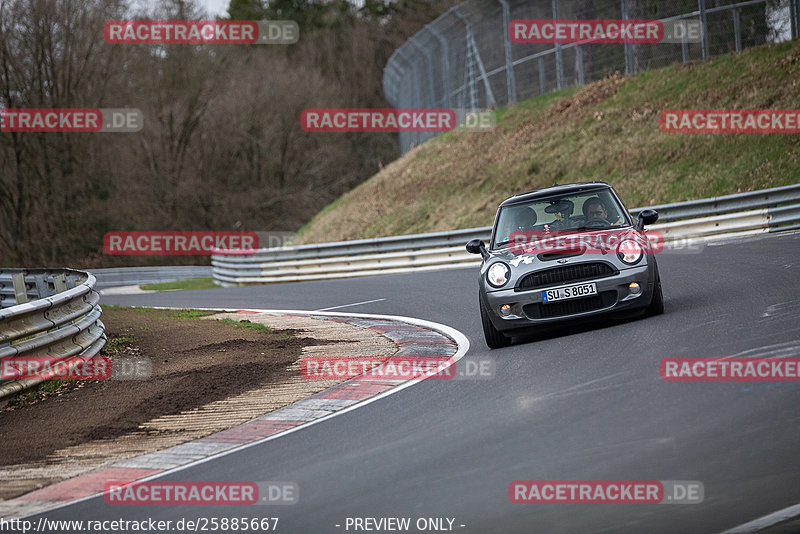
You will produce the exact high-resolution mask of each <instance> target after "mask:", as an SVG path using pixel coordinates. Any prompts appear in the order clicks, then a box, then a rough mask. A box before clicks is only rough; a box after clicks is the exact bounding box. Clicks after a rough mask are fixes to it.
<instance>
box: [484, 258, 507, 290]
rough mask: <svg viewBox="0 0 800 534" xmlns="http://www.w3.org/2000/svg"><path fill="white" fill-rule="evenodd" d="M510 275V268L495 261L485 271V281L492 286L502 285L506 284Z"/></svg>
mask: <svg viewBox="0 0 800 534" xmlns="http://www.w3.org/2000/svg"><path fill="white" fill-rule="evenodd" d="M510 276H511V269H509V267H508V265H506V264H505V263H503V262H497V263H494V264H492V266H491V267H489V270H488V271H487V272H486V281H487V282H489V285H490V286H492V287H502V286H504V285H506V283H507V282H508V279H509V277H510Z"/></svg>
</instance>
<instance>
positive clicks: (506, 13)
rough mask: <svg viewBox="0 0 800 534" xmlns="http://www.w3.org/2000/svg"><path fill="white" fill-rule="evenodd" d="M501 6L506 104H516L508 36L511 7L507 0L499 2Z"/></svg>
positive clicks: (515, 89) (514, 80)
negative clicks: (504, 51)
mask: <svg viewBox="0 0 800 534" xmlns="http://www.w3.org/2000/svg"><path fill="white" fill-rule="evenodd" d="M499 1H500V3H501V4H502V5H503V43H504V45H505V48H506V87H507V89H508V104H516V103H517V80H516V78H515V77H514V61H513V60H512V57H511V37H510V36H509V35H508V34H509V31H510V27H511V7H510V6H509V5H508V0H499Z"/></svg>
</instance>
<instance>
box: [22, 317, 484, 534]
mask: <svg viewBox="0 0 800 534" xmlns="http://www.w3.org/2000/svg"><path fill="white" fill-rule="evenodd" d="M131 307H132V308H136V307H137V306H131ZM138 307H141V306H138ZM146 307H147V308H153V309H157V310H186V309H190V308H186V307H171V306H146ZM191 309H193V310H203V311H218V312H232V313H235V312H237V311H250V312H256V313H271V314H274V315H287V314H297V315H329V316H332V317H355V318H358V319H383V320H390V321H400V322H403V323H408V324H413V325H417V326H423V327H425V328H430V329H432V330H436V331H438V332H440V333H442V334H444V335H446V336H449V337H450V338H452V339H453V341H455V342H456V344H457V345H458V350H457V351H456V353H455V354H453V355H452V356H451V357H450V359H449V360H448V362H449V365H445V366H444V367H442V368H441V369H446V368H447V367H449V366H450V365H455V364H456V362H457V361H458V360H460V359H461V358H463V357H464V355H465V354H466V353H467V351H468V350H469V339H467V336H465V335H464V334H462V333H461V332H459V331H458V330H456V329H455V328H453V327H450V326H447V325H444V324H441V323H435V322H433V321H426V320H425V319H416V318H414V317H404V316H402V315H378V314H372V313H346V312H345V313H334V312H317V311H309V310H264V309H258V308H233V309H231V308H191ZM431 376H432V375H431ZM425 380H426V379H421V380H409V381H407V382H406V383H405V384H401V385H399V386H395V387H393V388H392V389H389V390H386V391H384V392H383V393H378V394H377V395H375V396H373V397H370V398H368V399H364V400H363V401H361V402H358V403H356V404H352V405H350V406H348V407H347V408H342V409H341V410H339V411H336V412H333V413H332V414H329V415H325V416H323V417H320V418H319V419H314V420H313V421H309V422H307V423H304V424H302V425H298V426H295V427H292V428H289V429H286V430H284V431H283V432H280V433H278V434H273V435H271V436H267V437H265V438H261V439H259V440H256V441H253V442H251V443H243V444H242V445H240V446H238V447H234V448H232V449H226V450H224V451H220V452H218V453H216V454H212V455H211V456H207V457H205V458H201V459H199V460H196V461H194V462H192V463H189V464H186V465H181V466H178V467H173V468H172V469H167V470H166V471H162V472H160V473H156V474H155V475H151V476H149V477H145V478H141V479H139V480H136V482H148V481H150V480H155V479H157V478H161V477H164V476H167V475H171V474H173V473H177V472H178V471H183V470H184V469H189V468H191V467H196V466H198V465H201V464H204V463H206V462H210V461H212V460H216V459H217V458H222V457H223V456H227V455H229V454H233V453H235V452H239V451H242V450H244V449H248V448H250V447H254V446H256V445H260V444H262V443H266V442H267V441H272V440H273V439H278V438H281V437H283V436H286V435H287V434H292V433H293V432H297V431H299V430H303V429H306V428H308V427H310V426H313V425H316V424H317V423H321V422H323V421H327V420H328V419H332V418H334V417H336V416H338V415H341V414H343V413H347V412H352V411H353V410H357V409H358V408H361V407H362V406H366V405H367V404H371V403H373V402H375V401H377V400H380V399H383V398H384V397H388V396H389V395H394V394H395V393H397V392H398V391H401V390H404V389H406V388H408V387H411V386H413V385H415V384H419V383H420V382H424V381H425ZM102 494H103V492H98V493H95V494H93V495H87V496H86V497H83V498H80V499H76V500H74V501H70V502H64V503H60V504H58V505H56V506H54V507H52V508H48V509H46V510H40V511H37V512H33V513H31V514H28V515H26V516H22V517H21V518H20V519H24V518H26V517H32V516H34V515H43V514H47V513H49V512H53V511H55V510H59V509H61V508H66V507H67V506H71V505H73V504H78V503H80V502H83V501H88V500H90V499H94V498H96V497H99V496H101V495H102Z"/></svg>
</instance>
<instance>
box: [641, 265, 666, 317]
mask: <svg viewBox="0 0 800 534" xmlns="http://www.w3.org/2000/svg"><path fill="white" fill-rule="evenodd" d="M662 313H664V293H663V292H662V291H661V275H660V274H658V270H656V282H655V284H654V286H653V298H652V299H650V305H648V306H647V311H646V313H645V315H646V316H647V317H652V316H654V315H661V314H662Z"/></svg>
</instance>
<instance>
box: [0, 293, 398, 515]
mask: <svg viewBox="0 0 800 534" xmlns="http://www.w3.org/2000/svg"><path fill="white" fill-rule="evenodd" d="M220 319H229V320H231V319H232V320H234V321H245V323H243V324H242V325H239V324H235V323H232V322H230V321H222V320H220ZM103 320H104V322H105V323H106V328H107V333H108V335H109V339H110V343H109V345H108V347H107V349H104V350H105V352H106V354H107V355H109V356H110V357H111V358H112V362H113V357H114V356H116V355H125V356H139V357H146V358H149V359H150V361H151V362H152V365H153V375H152V377H151V378H150V379H147V380H144V381H117V380H110V381H104V382H79V383H68V384H66V385H65V386H63V387H62V388H60V389H58V390H56V391H54V392H52V393H49V394H46V395H42V394H39V395H36V396H34V397H33V398H32V399H31V398H27V399H25V400H22V401H15V402H12V403H10V404H9V405H7V406H6V407H4V408H2V410H0V434H2V435H3V454H2V455H0V503H1V502H2V501H3V500H7V499H11V498H14V497H16V496H19V495H22V494H25V493H27V492H29V491H33V490H35V489H38V488H42V487H45V486H48V485H50V484H53V483H56V482H59V481H61V480H65V479H68V478H72V477H75V476H78V475H81V474H84V473H87V472H90V471H93V470H95V469H98V468H102V467H105V466H108V465H111V464H114V463H116V462H119V461H121V460H124V459H127V458H130V457H133V456H137V455H141V454H145V453H149V452H155V451H158V450H162V449H165V448H167V447H171V446H174V445H178V444H180V443H184V442H187V441H191V440H194V439H198V438H201V437H204V436H207V435H209V434H212V433H215V432H219V431H221V430H225V429H227V428H230V427H233V426H236V425H239V424H242V423H244V422H247V421H249V420H251V419H254V418H256V417H259V416H262V415H264V414H267V413H269V412H271V411H274V410H277V409H279V408H282V407H284V406H287V405H290V404H292V403H294V402H297V401H299V400H302V399H304V398H306V397H308V396H310V395H313V394H314V393H317V392H319V391H322V390H324V389H327V388H329V387H331V386H332V385H335V384H337V383H339V382H340V381H320V380H306V379H304V378H302V377H301V375H300V364H299V362H300V359H301V358H302V357H304V356H345V357H346V356H370V357H373V358H376V359H379V358H389V357H390V356H392V355H393V354H394V353H395V352H396V351H397V345H396V344H395V343H394V342H393V341H391V340H390V339H389V338H387V337H385V336H383V335H381V334H379V333H377V332H375V331H373V330H369V329H366V328H362V327H359V326H355V325H352V324H349V323H344V322H337V321H329V320H324V319H320V318H311V317H307V316H271V315H251V314H241V313H220V314H214V315H209V316H206V317H202V318H198V317H196V314H195V315H192V314H191V313H190V314H186V313H185V312H184V313H181V312H175V311H170V310H140V309H130V308H110V309H107V310H104V312H103ZM248 322H249V323H250V324H249V325H248V324H247V323H248ZM254 324H262V325H265V326H267V327H269V328H270V329H269V330H267V329H261V328H259V327H257V326H254ZM115 340H116V341H115ZM28 397H31V396H30V395H29V396H28Z"/></svg>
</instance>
